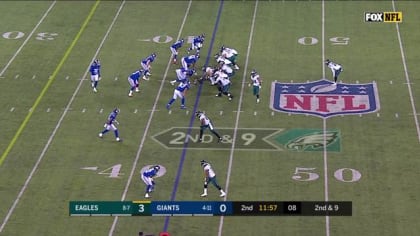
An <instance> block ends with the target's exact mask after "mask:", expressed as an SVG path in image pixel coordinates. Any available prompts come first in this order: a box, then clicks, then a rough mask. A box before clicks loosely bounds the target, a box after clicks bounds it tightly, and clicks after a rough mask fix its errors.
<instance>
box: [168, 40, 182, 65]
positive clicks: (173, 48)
mask: <svg viewBox="0 0 420 236" xmlns="http://www.w3.org/2000/svg"><path fill="white" fill-rule="evenodd" d="M183 44H184V39H180V40H178V41H176V42H175V43H174V44H172V45H171V46H170V47H169V49H171V52H172V58H173V60H172V63H174V64H176V59H177V56H178V49H180V48H181V47H182V45H183Z"/></svg>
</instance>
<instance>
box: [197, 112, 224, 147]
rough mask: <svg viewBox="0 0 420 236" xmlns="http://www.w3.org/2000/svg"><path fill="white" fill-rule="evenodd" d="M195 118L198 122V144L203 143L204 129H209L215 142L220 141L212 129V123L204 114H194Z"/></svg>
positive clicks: (217, 134) (218, 135)
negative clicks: (215, 138)
mask: <svg viewBox="0 0 420 236" xmlns="http://www.w3.org/2000/svg"><path fill="white" fill-rule="evenodd" d="M195 116H196V117H197V118H198V119H199V120H200V138H199V140H198V142H200V143H201V142H202V141H203V133H204V130H205V129H209V130H210V132H212V133H213V134H214V135H215V136H216V137H217V141H218V142H220V141H222V137H220V134H219V133H218V132H217V131H216V130H215V129H214V125H213V122H212V121H211V120H210V118H208V117H207V116H206V114H204V112H202V111H197V112H195Z"/></svg>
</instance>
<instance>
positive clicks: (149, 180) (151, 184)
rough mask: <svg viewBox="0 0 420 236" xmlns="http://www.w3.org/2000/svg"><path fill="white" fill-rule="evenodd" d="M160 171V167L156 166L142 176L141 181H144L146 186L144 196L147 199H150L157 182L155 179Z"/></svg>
mask: <svg viewBox="0 0 420 236" xmlns="http://www.w3.org/2000/svg"><path fill="white" fill-rule="evenodd" d="M159 170H160V166H159V165H154V166H153V167H152V168H150V169H148V170H146V171H144V172H143V173H142V174H141V180H143V182H144V183H145V184H146V193H145V194H144V197H145V198H150V193H151V192H152V191H153V190H154V188H155V181H154V179H153V178H154V177H156V176H157V173H158V172H159Z"/></svg>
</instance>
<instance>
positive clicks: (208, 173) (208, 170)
mask: <svg viewBox="0 0 420 236" xmlns="http://www.w3.org/2000/svg"><path fill="white" fill-rule="evenodd" d="M200 163H201V167H203V170H204V191H203V194H201V196H202V197H206V196H207V187H208V184H209V183H212V184H213V185H214V187H216V188H217V189H218V190H219V191H220V195H219V196H220V197H224V196H226V193H225V191H223V188H222V187H220V185H219V184H218V183H217V179H216V173H215V172H214V170H213V168H212V167H211V165H210V163H208V162H207V161H205V160H202V161H201V162H200Z"/></svg>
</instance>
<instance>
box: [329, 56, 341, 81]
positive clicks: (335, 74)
mask: <svg viewBox="0 0 420 236" xmlns="http://www.w3.org/2000/svg"><path fill="white" fill-rule="evenodd" d="M325 65H326V66H328V67H329V68H330V69H331V71H332V74H333V77H334V84H337V78H338V75H340V73H341V72H343V67H342V66H341V65H340V64H337V63H335V62H332V61H330V59H327V60H325Z"/></svg>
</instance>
